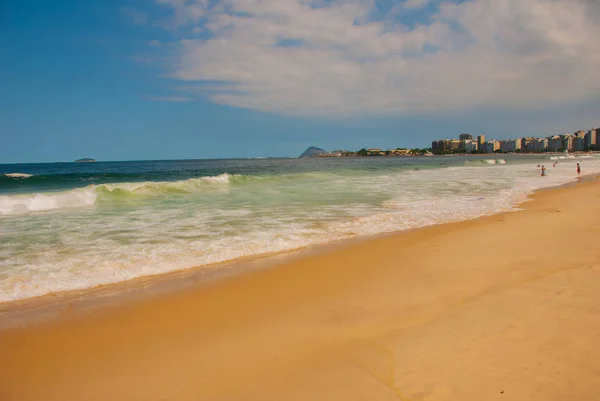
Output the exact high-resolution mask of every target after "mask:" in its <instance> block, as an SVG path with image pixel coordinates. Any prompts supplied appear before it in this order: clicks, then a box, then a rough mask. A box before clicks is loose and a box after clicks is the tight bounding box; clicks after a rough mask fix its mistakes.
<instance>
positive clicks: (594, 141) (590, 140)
mask: <svg viewBox="0 0 600 401" xmlns="http://www.w3.org/2000/svg"><path fill="white" fill-rule="evenodd" d="M599 131H600V128H596V129H591V130H589V131H588V133H587V134H585V149H586V150H588V149H594V148H595V147H596V146H597V145H598V133H599Z"/></svg>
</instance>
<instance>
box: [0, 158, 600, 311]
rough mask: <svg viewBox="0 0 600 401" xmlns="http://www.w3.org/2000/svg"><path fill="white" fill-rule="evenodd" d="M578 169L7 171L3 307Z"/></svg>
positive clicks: (504, 193) (307, 164) (523, 163)
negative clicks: (20, 301)
mask: <svg viewBox="0 0 600 401" xmlns="http://www.w3.org/2000/svg"><path fill="white" fill-rule="evenodd" d="M550 157H552V158H554V157H555V156H550ZM556 161H558V162H559V163H558V165H557V167H554V168H553V167H552V165H553V163H554V162H556ZM575 162H580V163H581V166H582V172H583V173H586V174H588V173H595V172H600V158H598V157H590V156H583V157H578V158H576V159H569V158H565V159H558V158H556V159H552V160H550V159H549V157H544V156H540V157H532V156H512V157H509V156H506V157H503V158H499V157H496V158H492V157H489V156H488V157H470V156H469V157H364V158H309V159H255V160H246V159H244V160H240V159H236V160H178V161H141V162H99V163H52V164H15V165H0V301H10V300H16V299H23V298H29V297H34V296H39V295H44V294H48V293H51V292H57V291H68V290H75V289H84V288H90V287H94V286H97V285H100V284H106V283H113V282H119V281H124V280H128V279H132V278H135V277H140V276H144V275H151V274H159V273H165V272H169V271H174V270H179V269H185V268H190V267H194V266H205V265H209V264H213V263H216V262H223V261H228V260H234V259H236V258H240V257H243V256H250V255H260V254H264V253H270V252H280V251H287V250H293V249H297V248H300V247H305V246H308V245H314V244H322V243H327V242H332V241H337V240H342V239H346V238H352V237H357V236H364V235H371V234H378V233H384V232H393V231H401V230H407V229H411V228H416V227H423V226H427V225H432V224H438V223H444V222H452V221H460V220H466V219H473V218H476V217H479V216H484V215H490V214H494V213H498V212H503V211H511V210H515V208H516V207H517V206H518V205H519V203H521V202H523V201H524V200H526V198H527V196H528V195H529V194H531V193H532V192H533V191H534V190H536V189H538V188H542V187H549V186H556V185H561V184H565V183H568V182H571V181H574V180H576V179H577V174H576V171H575ZM538 164H544V165H545V166H546V167H547V171H548V175H547V176H546V177H540V169H539V168H538V167H537V165H538Z"/></svg>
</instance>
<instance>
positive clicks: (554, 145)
mask: <svg viewBox="0 0 600 401" xmlns="http://www.w3.org/2000/svg"><path fill="white" fill-rule="evenodd" d="M561 149H562V140H561V139H560V136H558V135H554V136H551V137H549V138H548V152H558V151H560V150H561Z"/></svg>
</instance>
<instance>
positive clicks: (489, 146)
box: [483, 140, 500, 153]
mask: <svg viewBox="0 0 600 401" xmlns="http://www.w3.org/2000/svg"><path fill="white" fill-rule="evenodd" d="M499 149H500V143H499V142H498V141H495V140H491V141H487V142H485V143H484V144H483V152H484V153H494V152H495V151H496V150H499Z"/></svg>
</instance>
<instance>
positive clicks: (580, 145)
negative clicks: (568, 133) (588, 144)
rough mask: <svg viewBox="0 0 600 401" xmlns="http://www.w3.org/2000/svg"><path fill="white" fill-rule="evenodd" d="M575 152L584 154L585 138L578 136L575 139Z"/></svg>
mask: <svg viewBox="0 0 600 401" xmlns="http://www.w3.org/2000/svg"><path fill="white" fill-rule="evenodd" d="M573 150H574V151H575V152H583V151H584V150H585V136H576V137H574V138H573Z"/></svg>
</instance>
